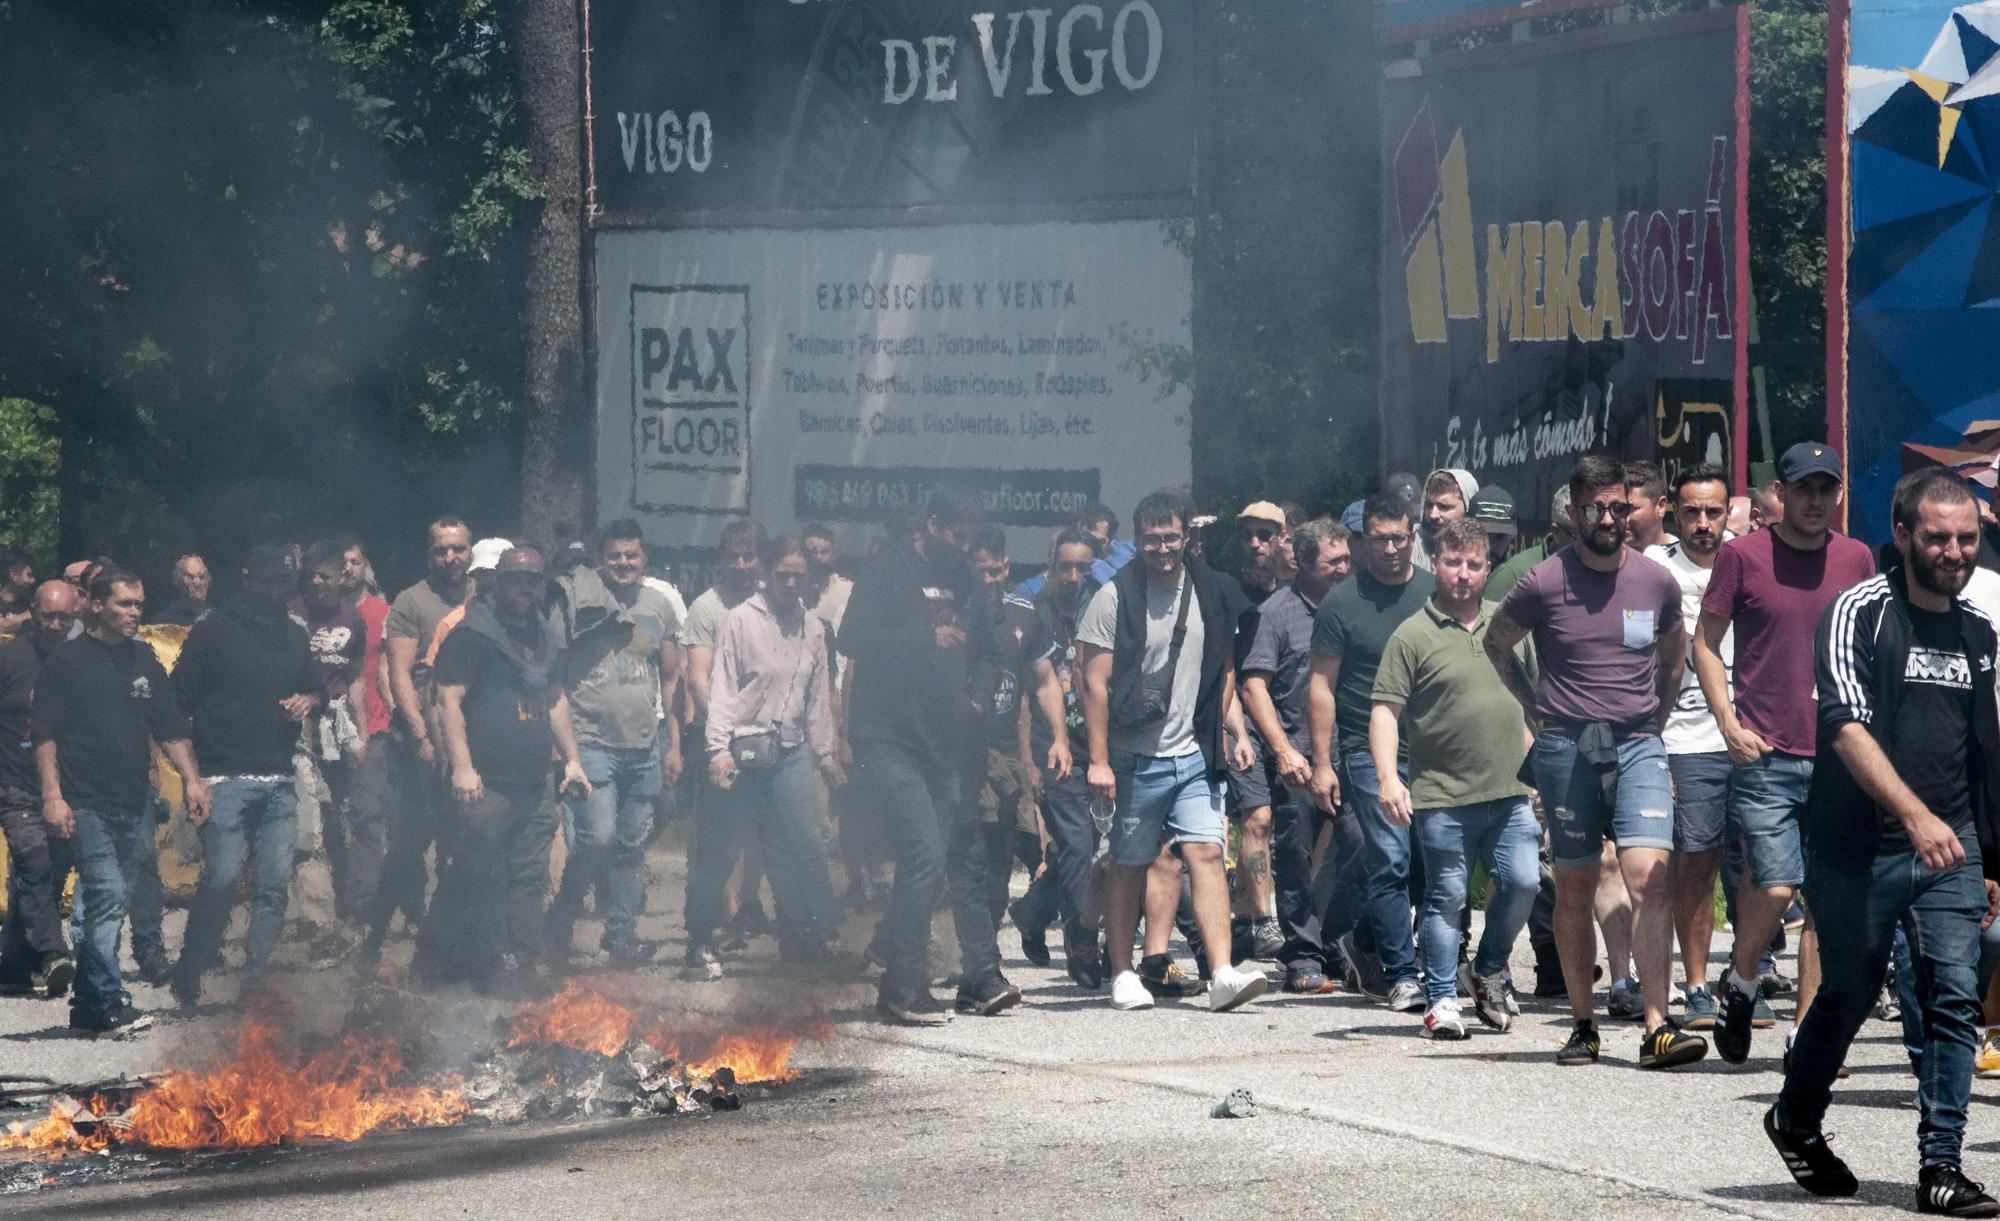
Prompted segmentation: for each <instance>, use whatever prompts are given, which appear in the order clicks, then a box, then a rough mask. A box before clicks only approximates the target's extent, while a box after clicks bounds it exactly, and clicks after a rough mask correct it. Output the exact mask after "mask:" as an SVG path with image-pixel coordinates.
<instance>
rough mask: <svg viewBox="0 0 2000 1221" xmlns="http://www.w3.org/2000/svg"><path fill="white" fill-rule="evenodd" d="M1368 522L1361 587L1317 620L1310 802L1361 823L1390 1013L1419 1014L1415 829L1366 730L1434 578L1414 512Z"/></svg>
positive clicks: (1357, 577)
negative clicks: (1387, 807)
mask: <svg viewBox="0 0 2000 1221" xmlns="http://www.w3.org/2000/svg"><path fill="white" fill-rule="evenodd" d="M1444 474H1445V478H1446V481H1447V482H1450V483H1452V484H1453V486H1457V484H1456V482H1455V480H1453V478H1452V476H1451V475H1450V474H1449V473H1448V472H1447V473H1444ZM1361 520H1362V523H1363V533H1362V537H1361V548H1362V550H1361V568H1360V570H1359V571H1357V572H1356V573H1355V574H1354V579H1353V580H1351V581H1345V582H1342V583H1341V584H1339V585H1336V586H1334V587H1333V589H1332V591H1330V592H1329V593H1328V594H1327V595H1326V597H1325V598H1324V599H1322V600H1321V602H1320V604H1319V610H1318V611H1317V612H1316V613H1315V615H1314V617H1313V634H1312V652H1313V657H1312V677H1311V679H1310V680H1309V682H1308V684H1307V701H1308V703H1307V709H1308V714H1309V727H1310V732H1311V741H1312V764H1313V775H1312V794H1313V798H1314V800H1315V801H1317V802H1318V803H1319V808H1320V809H1322V810H1324V811H1326V812H1328V813H1332V812H1333V811H1334V810H1335V809H1337V808H1341V807H1345V808H1347V809H1350V810H1352V811H1353V812H1354V815H1355V818H1356V819H1357V820H1358V821H1359V823H1360V826H1361V833H1362V836H1363V837H1364V840H1365V842H1366V845H1367V848H1366V853H1367V858H1366V859H1367V879H1368V882H1367V896H1368V897H1367V906H1366V907H1365V908H1364V912H1363V917H1362V918H1363V919H1364V920H1366V921H1367V923H1368V926H1369V928H1368V931H1369V932H1370V934H1371V935H1372V937H1373V939H1374V943H1375V953H1376V956H1377V958H1378V959H1379V960H1380V962H1381V966H1382V980H1383V982H1384V983H1385V984H1386V985H1387V988H1388V1005H1389V1008H1391V1009H1393V1010H1396V1011H1397V1012H1399V1013H1417V1012H1421V1011H1422V1010H1423V1008H1424V989H1423V986H1422V985H1421V984H1420V983H1419V982H1418V980H1417V957H1416V946H1415V943H1414V941H1413V940H1412V939H1411V936H1410V914H1411V901H1410V829H1409V827H1408V825H1406V824H1397V823H1394V822H1391V821H1390V820H1389V819H1387V818H1386V817H1384V816H1383V814H1382V806H1381V795H1380V789H1379V787H1378V785H1377V780H1376V777H1377V772H1376V770H1375V759H1374V756H1373V755H1372V754H1371V753H1370V752H1369V748H1368V721H1369V709H1370V707H1371V705H1372V702H1373V699H1374V693H1375V672H1376V668H1377V667H1378V666H1380V665H1381V662H1382V650H1383V649H1384V648H1385V647H1387V645H1388V643H1389V637H1390V636H1391V635H1393V634H1394V633H1395V631H1396V629H1397V628H1399V627H1401V626H1402V625H1403V621H1404V620H1405V619H1408V618H1409V617H1410V616H1411V615H1415V614H1419V613H1421V611H1422V610H1423V607H1424V603H1425V602H1426V601H1427V600H1428V599H1429V598H1430V596H1431V593H1432V591H1433V589H1434V588H1435V585H1434V583H1433V581H1432V579H1431V574H1430V573H1428V572H1422V571H1419V570H1418V569H1417V568H1416V566H1415V565H1414V564H1413V563H1412V562H1411V558H1410V557H1411V549H1412V548H1413V547H1414V546H1415V541H1416V540H1415V537H1414V535H1413V532H1412V522H1411V517H1410V510H1409V506H1408V505H1406V504H1405V503H1404V502H1403V501H1402V499H1401V498H1400V497H1397V496H1394V495H1387V494H1384V495H1377V496H1371V497H1369V499H1368V502H1367V504H1365V505H1364V506H1362V510H1361ZM1439 525H1440V526H1442V525H1443V522H1442V521H1440V522H1439ZM1336 737H1337V738H1338V743H1337V745H1338V750H1339V753H1338V756H1336V755H1335V753H1334V749H1335V746H1336V741H1335V739H1336ZM1336 758H1337V759H1338V772H1336V770H1335V760H1336Z"/></svg>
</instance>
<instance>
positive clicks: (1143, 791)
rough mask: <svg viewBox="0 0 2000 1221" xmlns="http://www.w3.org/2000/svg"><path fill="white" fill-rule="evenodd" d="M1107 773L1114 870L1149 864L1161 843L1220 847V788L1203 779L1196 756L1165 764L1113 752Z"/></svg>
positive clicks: (1204, 766)
mask: <svg viewBox="0 0 2000 1221" xmlns="http://www.w3.org/2000/svg"><path fill="white" fill-rule="evenodd" d="M1111 771H1112V773H1113V774H1114V775H1115V776H1117V778H1118V803H1117V807H1116V812H1115V813H1114V814H1113V816H1112V819H1111V859H1112V860H1113V861H1114V862H1116V863H1117V864H1120V865H1134V866H1137V865H1148V864H1151V863H1152V861H1153V859H1154V858H1155V857H1157V856H1159V855H1160V842H1161V840H1163V839H1164V840H1166V841H1168V842H1170V843H1176V844H1215V845H1217V846H1220V845H1221V844H1222V839H1223V828H1224V820H1223V815H1222V785H1221V783H1220V782H1218V781H1216V780H1213V779H1211V778H1210V777H1209V774H1208V764H1207V762H1206V761H1205V760H1204V759H1203V758H1202V754H1201V752H1200V751H1194V752H1192V753H1190V754H1185V755H1180V756H1178V757H1176V758H1171V759H1168V758H1162V757H1160V756H1158V755H1134V754H1128V753H1126V752H1125V751H1121V750H1114V751H1112V752H1111Z"/></svg>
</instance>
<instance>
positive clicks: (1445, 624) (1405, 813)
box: [1369, 518, 1542, 1039]
mask: <svg viewBox="0 0 2000 1221" xmlns="http://www.w3.org/2000/svg"><path fill="white" fill-rule="evenodd" d="M1436 544H1437V550H1436V551H1435V552H1433V553H1432V555H1431V568H1432V572H1433V573H1434V574H1435V577H1436V581H1437V589H1436V591H1435V592H1434V593H1432V595H1431V599H1430V601H1429V602H1426V603H1425V604H1424V608H1423V610H1422V611H1421V612H1420V613H1418V614H1416V615H1412V616H1411V617H1410V618H1409V619H1407V620H1405V621H1404V622H1403V625H1402V626H1401V627H1399V628H1397V629H1396V631H1395V633H1394V634H1393V635H1391V636H1390V637H1389V644H1388V647H1386V648H1385V649H1384V650H1383V652H1382V664H1381V666H1380V667H1379V668H1378V669H1377V670H1376V672H1375V690H1374V693H1373V708H1372V710H1371V712H1370V714H1369V745H1370V747H1371V749H1372V752H1373V754H1374V756H1375V774H1376V775H1378V776H1380V777H1381V791H1382V813H1383V815H1384V817H1386V818H1387V819H1388V821H1390V822H1391V823H1394V824H1396V825H1398V826H1404V827H1413V828H1414V834H1415V838H1416V839H1417V841H1418V842H1419V843H1420V844H1421V845H1422V849H1423V854H1424V903H1423V938H1422V942H1423V958H1424V993H1425V999H1426V1003H1427V1008H1426V1009H1425V1011H1424V1034H1425V1036H1426V1037H1427V1038H1432V1039H1462V1038H1464V1037H1465V1036H1466V1029H1465V1019H1464V1018H1463V1017H1462V1016H1461V1015H1460V1012H1459V1005H1458V947H1459V918H1460V917H1461V916H1463V915H1464V914H1465V903H1466V896H1467V892H1468V887H1469V885H1470V883H1471V876H1470V864H1471V862H1475V861H1476V862H1479V863H1481V864H1484V865H1485V866H1486V877H1487V886H1488V891H1487V897H1486V928H1485V931H1484V933H1483V934H1482V935H1481V936H1480V939H1479V952H1478V953H1477V954H1475V955H1474V956H1473V958H1472V996H1473V1005H1474V1008H1475V1010H1476V1012H1477V1013H1478V1015H1479V1020H1480V1021H1482V1022H1484V1023H1485V1024H1486V1025H1488V1026H1491V1027H1492V1028H1493V1029H1495V1030H1502V1031H1504V1030H1506V1029H1507V1028H1508V1027H1509V1026H1511V1025H1512V1024H1513V1021H1514V1014H1515V1013H1516V1012H1518V1011H1519V1008H1520V1006H1519V1003H1518V1002H1517V1001H1516V1000H1515V999H1514V996H1513V985H1512V984H1510V983H1508V981H1507V973H1506V972H1507V959H1508V956H1509V955H1510V954H1511V953H1512V952H1513V949H1514V939H1515V938H1516V937H1518V936H1520V933H1521V929H1522V927H1523V926H1524V925H1526V924H1527V922H1528V910H1529V908H1531V907H1533V906H1534V903H1535V890H1536V888H1537V887H1538V886H1539V885H1540V883H1541V868H1540V864H1539V862H1538V860H1537V854H1538V853H1539V851H1540V849H1541V842H1542V829H1541V824H1539V823H1537V822H1536V821H1535V810H1534V806H1533V804H1532V803H1530V802H1529V800H1528V788H1527V786H1526V785H1524V784H1522V783H1521V782H1520V780H1519V779H1518V773H1519V772H1520V770H1521V761H1522V759H1523V758H1525V757H1526V755H1527V749H1528V745H1527V742H1528V738H1529V734H1528V731H1527V726H1526V725H1525V724H1524V723H1523V721H1522V719H1521V705H1519V704H1518V703H1516V702H1515V700H1514V697H1513V696H1512V695H1511V694H1509V693H1508V690H1507V685H1506V684H1505V683H1503V682H1501V681H1500V679H1499V677H1498V676H1497V675H1496V674H1495V673H1494V672H1493V667H1492V666H1491V665H1488V664H1487V661H1486V656H1485V652H1484V647H1483V646H1484V643H1485V639H1486V633H1487V629H1488V627H1489V626H1490V625H1491V622H1492V611H1493V604H1492V603H1490V602H1486V601H1484V600H1483V598H1482V595H1483V594H1484V593H1485V592H1486V572H1487V561H1486V531H1485V527H1484V523H1482V522H1479V521H1476V520H1471V519H1465V518H1461V519H1458V520H1455V521H1448V522H1446V523H1445V524H1444V526H1443V528H1442V529H1440V530H1439V531H1438V533H1437V540H1436ZM1517 681H1519V680H1517ZM1405 724H1407V727H1408V730H1409V743H1410V747H1409V761H1410V775H1411V776H1412V777H1413V778H1414V779H1413V782H1412V783H1411V784H1409V785H1405V784H1404V783H1403V780H1402V777H1401V776H1400V775H1399V774H1398V769H1397V760H1398V757H1399V755H1400V753H1401V748H1402V742H1401V737H1402V732H1401V731H1402V727H1403V726H1404V725H1405Z"/></svg>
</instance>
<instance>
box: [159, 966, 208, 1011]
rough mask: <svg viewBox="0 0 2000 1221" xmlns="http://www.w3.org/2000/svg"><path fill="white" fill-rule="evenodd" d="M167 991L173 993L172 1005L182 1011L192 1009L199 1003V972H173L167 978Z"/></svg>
mask: <svg viewBox="0 0 2000 1221" xmlns="http://www.w3.org/2000/svg"><path fill="white" fill-rule="evenodd" d="M167 991H169V992H171V993H173V996H174V1003H175V1004H176V1005H179V1006H180V1007H181V1008H183V1009H192V1008H194V1007H195V1006H196V1005H199V1004H200V1003H201V972H199V971H192V970H190V971H175V972H172V973H171V974H169V975H168V976H167Z"/></svg>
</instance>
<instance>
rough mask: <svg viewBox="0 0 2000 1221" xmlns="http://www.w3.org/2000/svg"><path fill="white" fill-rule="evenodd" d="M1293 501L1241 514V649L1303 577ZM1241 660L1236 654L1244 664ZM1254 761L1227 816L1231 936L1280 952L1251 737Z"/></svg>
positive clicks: (1259, 745) (1261, 950)
mask: <svg viewBox="0 0 2000 1221" xmlns="http://www.w3.org/2000/svg"><path fill="white" fill-rule="evenodd" d="M1302 520H1303V518H1302V517H1301V516H1300V514H1299V511H1298V509H1297V508H1296V506H1292V507H1287V506H1284V505H1278V504H1273V503H1272V502H1270V501H1268V500H1259V501H1255V502H1253V503H1251V504H1247V505H1245V506H1243V511H1242V512H1241V513H1238V514H1237V515H1236V539H1237V543H1238V544H1239V546H1238V552H1239V555H1240V557H1241V560H1240V565H1241V566H1240V568H1239V570H1238V572H1239V575H1240V576H1241V577H1242V581H1243V597H1244V598H1245V600H1246V601H1247V602H1248V603H1249V605H1250V607H1251V610H1250V612H1249V613H1248V614H1246V615H1245V616H1244V617H1243V621H1242V622H1241V623H1239V624H1238V625H1237V644H1238V645H1239V646H1240V648H1239V651H1242V650H1247V649H1248V648H1249V645H1250V641H1251V640H1253V639H1254V638H1255V637H1256V635H1257V628H1258V624H1259V622H1260V621H1261V619H1262V618H1263V615H1262V610H1263V607H1264V604H1265V602H1266V601H1267V600H1268V599H1270V598H1271V597H1272V596H1273V595H1274V594H1275V593H1276V592H1277V591H1279V590H1281V589H1283V588H1284V587H1285V586H1286V585H1288V584H1289V583H1290V582H1291V581H1292V579H1293V578H1294V577H1296V576H1297V575H1298V571H1299V566H1298V564H1297V563H1296V561H1295V560H1294V558H1293V555H1292V526H1293V525H1294V524H1295V523H1296V522H1298V521H1302ZM1242 660H1243V659H1242V658H1241V657H1239V658H1238V659H1237V661H1238V663H1239V665H1240V663H1241V662H1242ZM1250 744H1251V746H1252V747H1253V748H1254V749H1255V750H1256V752H1257V761H1256V762H1255V763H1253V764H1251V766H1250V769H1249V770H1248V771H1241V772H1239V771H1231V772H1230V773H1229V809H1230V817H1231V818H1233V819H1235V821H1236V827H1237V832H1238V834H1239V836H1240V838H1241V849H1240V851H1239V852H1238V855H1237V869H1236V894H1235V897H1234V900H1233V903H1232V907H1233V912H1232V916H1233V918H1232V919H1231V920H1230V928H1229V935H1230V938H1231V941H1232V943H1233V945H1234V947H1235V949H1234V957H1236V958H1239V959H1246V958H1263V959H1269V958H1274V957H1276V956H1277V953H1278V951H1279V950H1280V949H1281V948H1282V947H1283V946H1284V943H1285V935H1284V933H1283V931H1281V930H1280V929H1279V927H1278V917H1277V909H1276V908H1275V907H1274V906H1273V895H1272V860H1271V786H1270V784H1269V782H1268V781H1267V780H1266V778H1265V771H1266V768H1265V764H1266V762H1267V760H1268V759H1269V756H1270V748H1269V746H1268V744H1267V743H1265V742H1264V741H1262V740H1261V739H1260V738H1258V737H1256V736H1253V737H1252V738H1251V743H1250Z"/></svg>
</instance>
